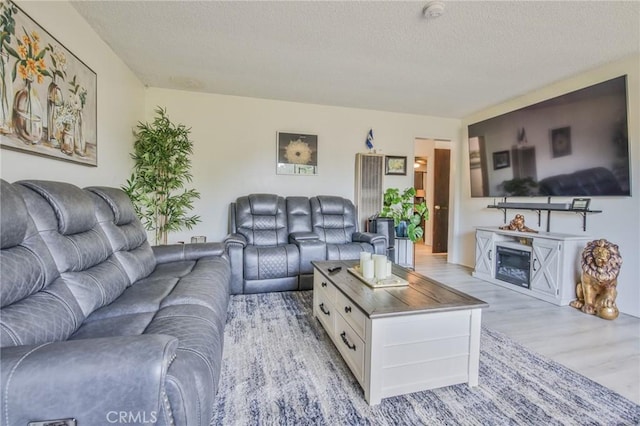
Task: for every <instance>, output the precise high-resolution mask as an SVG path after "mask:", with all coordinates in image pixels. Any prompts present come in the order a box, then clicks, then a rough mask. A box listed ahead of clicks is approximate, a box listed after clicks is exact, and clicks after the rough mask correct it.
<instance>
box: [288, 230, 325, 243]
mask: <svg viewBox="0 0 640 426" xmlns="http://www.w3.org/2000/svg"><path fill="white" fill-rule="evenodd" d="M319 239H320V236H319V235H318V234H316V233H315V232H292V233H291V234H289V242H290V243H294V244H295V243H297V242H300V241H318V240H319Z"/></svg>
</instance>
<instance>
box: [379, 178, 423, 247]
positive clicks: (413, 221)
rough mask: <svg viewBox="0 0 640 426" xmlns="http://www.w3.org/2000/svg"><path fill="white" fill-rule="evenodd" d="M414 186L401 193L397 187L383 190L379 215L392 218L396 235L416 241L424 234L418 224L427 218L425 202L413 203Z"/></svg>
mask: <svg viewBox="0 0 640 426" xmlns="http://www.w3.org/2000/svg"><path fill="white" fill-rule="evenodd" d="M415 196H416V190H415V188H412V187H410V188H406V189H405V190H404V191H403V192H402V193H401V192H400V190H399V189H398V188H388V189H387V190H386V191H385V192H384V199H383V207H382V211H381V212H380V217H390V218H393V224H394V226H395V229H396V237H408V238H409V239H410V240H411V241H412V242H414V243H415V242H416V241H418V240H419V239H421V238H422V236H423V235H424V229H422V226H421V225H420V224H421V223H422V218H423V217H424V218H425V219H429V210H428V209H427V203H425V202H424V201H423V202H421V203H415Z"/></svg>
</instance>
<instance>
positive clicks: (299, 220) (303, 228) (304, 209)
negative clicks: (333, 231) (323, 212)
mask: <svg viewBox="0 0 640 426" xmlns="http://www.w3.org/2000/svg"><path fill="white" fill-rule="evenodd" d="M286 202H287V224H288V226H289V235H291V234H296V233H303V232H304V233H309V232H311V206H310V205H309V199H308V198H307V197H287V199H286ZM316 238H317V237H316Z"/></svg>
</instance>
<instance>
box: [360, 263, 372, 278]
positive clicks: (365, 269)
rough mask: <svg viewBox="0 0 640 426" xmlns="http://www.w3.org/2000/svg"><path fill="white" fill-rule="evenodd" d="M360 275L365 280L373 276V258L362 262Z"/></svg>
mask: <svg viewBox="0 0 640 426" xmlns="http://www.w3.org/2000/svg"><path fill="white" fill-rule="evenodd" d="M362 276H363V277H364V278H365V279H366V280H370V279H371V278H373V260H371V259H368V260H365V261H364V262H362Z"/></svg>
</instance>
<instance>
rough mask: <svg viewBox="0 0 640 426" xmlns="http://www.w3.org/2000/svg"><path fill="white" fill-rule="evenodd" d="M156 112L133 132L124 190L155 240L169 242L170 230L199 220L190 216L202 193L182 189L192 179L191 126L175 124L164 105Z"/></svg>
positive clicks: (188, 225) (190, 226)
mask: <svg viewBox="0 0 640 426" xmlns="http://www.w3.org/2000/svg"><path fill="white" fill-rule="evenodd" d="M155 112H156V117H155V118H154V120H153V123H151V124H149V123H142V122H139V123H138V125H137V131H134V135H135V137H136V141H135V143H134V145H133V153H132V154H131V158H133V160H134V166H133V173H132V174H131V178H130V179H128V180H127V184H126V186H124V187H123V188H122V189H123V190H124V191H125V192H126V193H127V194H128V195H129V197H130V198H131V200H132V201H133V204H134V206H135V208H136V212H137V213H138V216H139V217H140V218H141V219H142V223H143V224H144V226H145V228H146V229H147V230H148V231H155V243H156V244H167V235H168V233H169V232H172V231H179V230H181V229H182V228H187V229H191V228H192V227H193V226H194V225H195V224H196V223H198V222H200V217H199V216H189V215H188V212H189V211H190V210H192V209H193V200H194V199H195V198H200V193H198V192H197V191H195V190H194V189H188V190H187V189H183V188H184V186H185V183H186V182H191V179H192V176H191V172H190V169H191V160H190V159H189V156H190V155H191V154H192V153H193V142H191V141H190V140H189V133H190V132H191V129H189V128H186V127H185V126H184V125H182V124H179V125H175V124H173V123H172V122H171V121H170V120H169V117H167V113H166V110H165V109H163V108H157V109H156V110H155Z"/></svg>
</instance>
